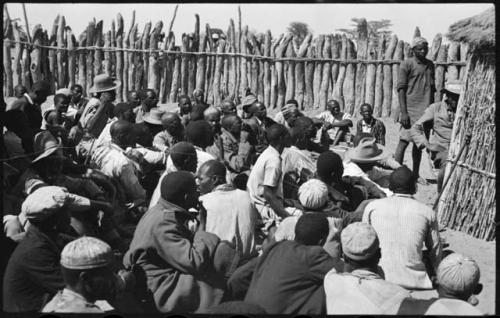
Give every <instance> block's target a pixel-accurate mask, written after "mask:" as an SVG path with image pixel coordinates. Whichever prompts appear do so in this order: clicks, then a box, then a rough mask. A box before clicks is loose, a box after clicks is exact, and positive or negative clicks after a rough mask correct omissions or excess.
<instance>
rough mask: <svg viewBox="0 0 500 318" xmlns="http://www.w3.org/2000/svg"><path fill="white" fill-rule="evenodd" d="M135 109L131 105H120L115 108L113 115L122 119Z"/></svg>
mask: <svg viewBox="0 0 500 318" xmlns="http://www.w3.org/2000/svg"><path fill="white" fill-rule="evenodd" d="M132 109H134V105H133V104H131V103H118V104H116V105H115V107H114V108H113V115H114V116H115V117H117V118H120V117H121V116H122V115H123V114H124V113H125V112H127V111H128V110H132Z"/></svg>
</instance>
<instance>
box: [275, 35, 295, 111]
mask: <svg viewBox="0 0 500 318" xmlns="http://www.w3.org/2000/svg"><path fill="white" fill-rule="evenodd" d="M292 36H293V35H292V34H291V33H287V34H286V35H285V37H284V38H283V42H282V43H281V44H280V45H278V47H277V49H276V57H283V54H284V53H285V50H286V48H287V46H288V44H289V43H290V41H291V40H292ZM276 73H277V76H278V98H277V101H276V103H277V105H278V107H280V108H281V107H283V105H285V94H286V84H285V75H284V70H283V62H281V61H277V62H276Z"/></svg>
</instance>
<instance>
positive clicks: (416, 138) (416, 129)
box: [410, 104, 436, 149]
mask: <svg viewBox="0 0 500 318" xmlns="http://www.w3.org/2000/svg"><path fill="white" fill-rule="evenodd" d="M434 105H435V104H433V105H431V106H429V107H427V108H426V109H425V112H424V114H423V115H422V117H420V119H419V120H417V122H416V123H415V124H414V125H413V126H412V127H411V128H410V138H411V139H412V140H413V142H414V143H415V145H417V147H418V148H419V149H423V148H427V147H429V141H428V140H427V138H426V137H425V132H424V124H425V123H427V122H433V121H434V115H435V113H436V108H435V106H434Z"/></svg>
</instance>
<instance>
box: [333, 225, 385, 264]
mask: <svg viewBox="0 0 500 318" xmlns="http://www.w3.org/2000/svg"><path fill="white" fill-rule="evenodd" d="M340 242H341V244H342V251H343V252H344V254H345V255H346V256H347V257H349V258H350V259H353V260H356V261H362V260H367V259H369V258H370V257H372V256H373V255H375V253H376V252H377V251H378V248H379V240H378V236H377V233H376V232H375V229H374V228H373V227H372V226H371V225H370V224H367V223H362V222H355V223H352V224H349V225H348V226H347V227H346V228H345V229H343V230H342V232H341V233H340Z"/></svg>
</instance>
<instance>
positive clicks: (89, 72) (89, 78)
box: [49, 21, 95, 92]
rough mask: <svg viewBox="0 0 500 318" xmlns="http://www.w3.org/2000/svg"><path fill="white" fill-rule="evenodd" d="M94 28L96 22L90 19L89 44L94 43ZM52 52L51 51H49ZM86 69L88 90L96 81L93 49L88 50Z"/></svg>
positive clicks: (88, 28) (88, 29)
mask: <svg viewBox="0 0 500 318" xmlns="http://www.w3.org/2000/svg"><path fill="white" fill-rule="evenodd" d="M94 30H95V23H94V21H90V23H89V25H88V27H87V38H86V39H87V44H88V45H93V44H94ZM49 54H50V51H49ZM86 55H87V56H86V58H87V59H86V62H87V65H86V70H87V76H86V77H87V92H88V91H89V89H90V88H91V87H92V85H93V83H94V66H93V64H94V54H92V52H91V51H87V54H86Z"/></svg>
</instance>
